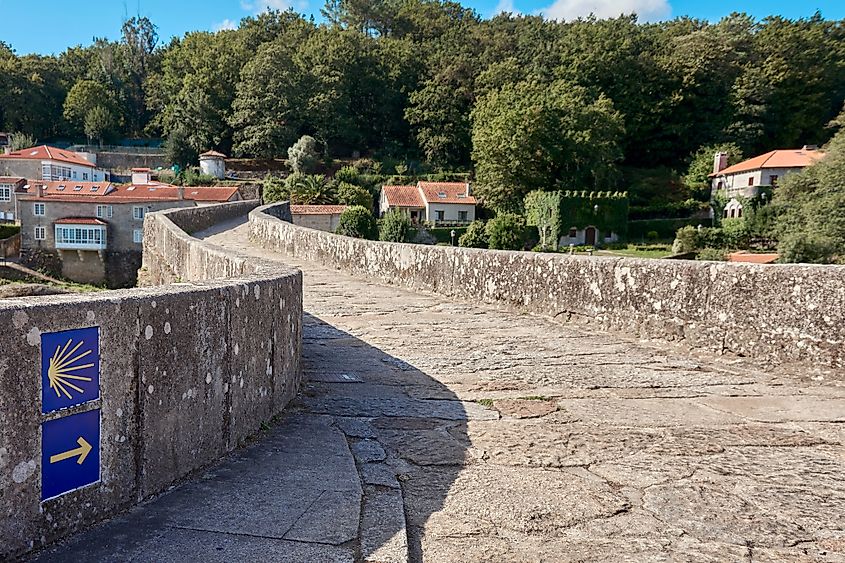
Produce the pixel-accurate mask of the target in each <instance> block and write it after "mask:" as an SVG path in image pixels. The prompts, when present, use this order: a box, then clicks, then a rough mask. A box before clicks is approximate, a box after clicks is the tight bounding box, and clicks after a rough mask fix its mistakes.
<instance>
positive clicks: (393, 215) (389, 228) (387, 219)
mask: <svg viewBox="0 0 845 563" xmlns="http://www.w3.org/2000/svg"><path fill="white" fill-rule="evenodd" d="M410 230H411V219H410V218H409V217H408V215H407V214H405V213H402V212H401V211H399V210H397V209H392V210H390V211H388V212H387V213H385V214H384V217H382V218H381V219H380V220H379V233H378V238H379V240H383V241H386V242H405V240H406V239H407V237H408V233H409V231H410Z"/></svg>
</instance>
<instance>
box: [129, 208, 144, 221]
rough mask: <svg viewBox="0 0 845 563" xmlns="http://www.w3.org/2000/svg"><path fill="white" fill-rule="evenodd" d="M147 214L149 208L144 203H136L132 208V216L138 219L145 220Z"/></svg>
mask: <svg viewBox="0 0 845 563" xmlns="http://www.w3.org/2000/svg"><path fill="white" fill-rule="evenodd" d="M146 214H147V209H146V208H145V207H144V206H143V205H142V206H137V205H136V206H135V207H133V208H132V218H133V219H135V220H136V221H143V220H144V215H146Z"/></svg>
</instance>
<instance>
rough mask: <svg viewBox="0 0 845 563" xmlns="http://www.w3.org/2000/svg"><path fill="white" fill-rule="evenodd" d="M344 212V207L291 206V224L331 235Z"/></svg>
mask: <svg viewBox="0 0 845 563" xmlns="http://www.w3.org/2000/svg"><path fill="white" fill-rule="evenodd" d="M345 210H346V206H345V205H291V206H290V214H291V217H292V218H293V224H294V225H299V226H300V227H307V228H309V229H317V230H318V231H326V232H330V233H333V232H335V231H336V230H337V226H338V224H339V223H340V215H341V214H342V213H343V212H344V211H345Z"/></svg>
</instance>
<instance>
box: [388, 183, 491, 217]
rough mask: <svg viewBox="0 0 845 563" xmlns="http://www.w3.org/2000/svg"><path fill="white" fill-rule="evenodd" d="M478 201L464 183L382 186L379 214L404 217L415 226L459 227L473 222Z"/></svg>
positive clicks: (468, 186)
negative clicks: (395, 212) (394, 211)
mask: <svg viewBox="0 0 845 563" xmlns="http://www.w3.org/2000/svg"><path fill="white" fill-rule="evenodd" d="M476 204H477V201H476V199H475V197H473V196H472V195H471V191H470V185H469V184H468V183H466V182H418V183H417V184H416V185H415V186H383V187H382V189H381V197H380V198H379V213H380V215H384V214H385V213H387V212H388V211H390V210H391V209H399V210H401V211H403V212H404V213H407V214H408V215H409V216H410V218H411V221H412V222H414V223H422V222H424V221H428V222H430V223H433V224H435V225H459V224H465V223H470V222H472V221H474V220H475V206H476Z"/></svg>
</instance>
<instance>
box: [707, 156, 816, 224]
mask: <svg viewBox="0 0 845 563" xmlns="http://www.w3.org/2000/svg"><path fill="white" fill-rule="evenodd" d="M824 154H825V153H824V152H823V151H820V150H819V149H818V148H817V147H815V146H811V145H808V146H804V147H802V148H800V149H787V150H775V151H771V152H767V153H766V154H763V155H760V156H757V157H754V158H751V159H748V160H744V161H742V162H739V163H737V164H734V165H733V166H728V165H727V164H728V155H727V154H726V153H717V154H716V156H715V158H714V161H713V173H712V174H710V180H711V187H712V191H713V193H714V194H715V193H716V192H717V191H720V190H725V191H726V193H727V195H728V197H730V198H731V199H730V201H729V202H728V204H727V206H725V210H724V217H725V218H736V217H742V203H741V202H740V200H739V198H741V197H747V198H752V197H757V196H758V195H759V194H760V188H762V187H766V188H775V187H777V185H778V181H779V180H781V179H782V178H783V177H784V176H787V175H789V174H792V173H793V172H800V171H801V170H803V169H804V168H806V167H808V166H810V165H812V164H815V163H816V162H818V161H819V160H821V159H822V158H823V157H824Z"/></svg>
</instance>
